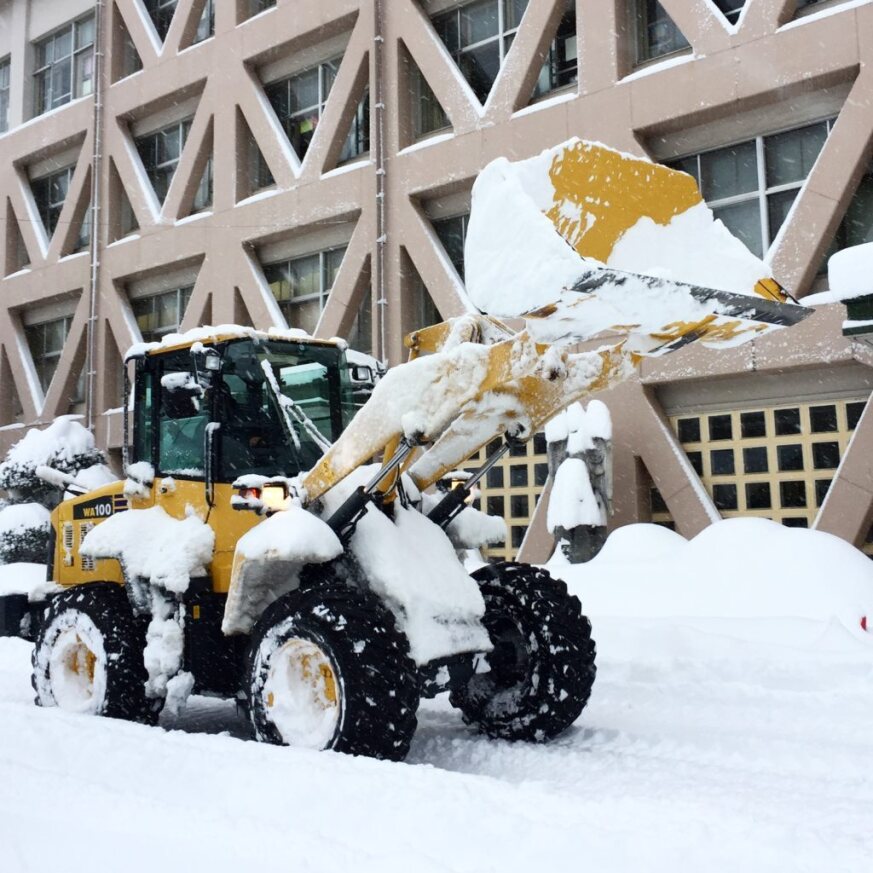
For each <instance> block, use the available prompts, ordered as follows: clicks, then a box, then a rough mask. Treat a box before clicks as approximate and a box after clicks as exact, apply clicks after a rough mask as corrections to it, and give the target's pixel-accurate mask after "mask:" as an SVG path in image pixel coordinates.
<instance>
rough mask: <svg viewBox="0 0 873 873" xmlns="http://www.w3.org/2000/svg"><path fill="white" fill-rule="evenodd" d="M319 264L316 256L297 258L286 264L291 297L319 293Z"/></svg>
mask: <svg viewBox="0 0 873 873" xmlns="http://www.w3.org/2000/svg"><path fill="white" fill-rule="evenodd" d="M320 273H321V263H320V259H319V256H318V255H309V256H307V257H305V258H297V259H296V260H294V261H290V262H289V263H288V282H289V284H290V286H291V296H292V297H308V296H310V295H313V294H319V293H321V276H320Z"/></svg>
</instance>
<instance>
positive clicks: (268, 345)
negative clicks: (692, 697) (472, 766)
mask: <svg viewBox="0 0 873 873" xmlns="http://www.w3.org/2000/svg"><path fill="white" fill-rule="evenodd" d="M622 162H623V163H622ZM616 166H618V167H619V169H620V170H621V172H620V173H616ZM604 168H605V169H604ZM547 171H548V178H549V179H550V180H551V182H552V190H553V197H554V202H553V204H552V208H550V209H543V208H542V206H541V205H540V206H538V207H537V208H538V210H539V214H541V215H543V216H545V217H546V218H548V219H549V220H550V221H551V223H552V225H553V227H554V230H555V233H556V234H558V235H560V236H561V238H562V239H563V240H564V243H565V244H566V245H568V247H572V248H573V249H574V251H576V252H577V253H578V254H579V256H580V258H579V273H578V277H577V279H576V281H574V282H572V283H569V284H567V285H565V286H564V287H562V288H560V289H551V291H553V292H554V293H553V299H552V301H551V302H549V303H546V304H543V294H544V293H550V289H546V291H545V292H544V291H543V289H538V290H537V293H538V295H539V296H538V297H537V295H533V297H534V299H536V300H537V304H538V305H536V307H533V308H531V309H529V310H528V311H524V312H521V313H517V314H518V315H520V316H521V318H520V319H519V320H517V321H515V322H513V323H512V326H510V323H508V322H507V321H505V320H501V319H500V318H497V317H495V316H493V315H489V314H486V313H485V312H483V311H476V309H475V307H472V306H471V310H470V312H469V313H468V314H466V315H463V316H460V317H457V318H454V319H451V320H449V321H447V322H445V323H442V324H438V325H435V326H432V327H428V328H424V329H422V330H419V331H416V332H414V333H412V334H411V335H410V336H409V337H407V340H406V343H407V346H408V348H409V350H410V360H409V361H408V362H407V363H405V364H402V365H399V366H397V367H394V368H392V369H391V370H389V371H388V372H387V373H385V374H384V375H383V376H382V378H381V379H379V380H378V382H375V384H373V385H372V393H371V394H370V396H369V398H368V399H367V400H366V402H365V403H363V405H360V403H359V402H357V400H358V399H360V397H361V393H362V392H361V390H360V386H361V384H362V383H364V384H372V383H373V382H374V381H375V380H373V379H372V373H370V372H368V371H367V370H366V369H365V368H362V367H361V366H360V365H359V364H355V363H350V361H349V359H348V357H347V352H346V349H345V344H344V343H343V342H342V341H340V340H321V339H315V338H313V337H309V336H306V335H303V334H301V333H300V332H298V331H284V332H283V331H272V332H261V331H257V330H253V329H248V328H240V327H235V326H225V327H217V328H199V329H197V330H195V331H192V332H191V333H189V334H187V335H181V336H179V335H175V336H172V337H168V338H166V339H165V340H163V341H162V342H161V343H157V344H150V345H142V346H138V347H135V348H133V349H132V350H131V351H130V352H129V353H128V355H127V359H126V365H125V366H126V370H125V384H126V386H128V390H129V391H132V395H131V398H130V401H129V402H128V403H127V404H126V406H127V408H129V409H130V410H131V413H130V416H129V423H127V422H126V426H127V427H129V428H130V433H129V434H128V433H127V432H126V433H125V444H126V453H127V457H126V458H125V470H126V477H127V478H126V480H124V481H119V482H117V483H115V484H112V485H108V486H105V487H103V488H101V489H98V490H96V491H91V492H89V493H78V494H76V493H75V483H71V482H70V481H69V480H68V479H67V478H66V477H64V476H63V475H61V474H58V473H57V472H55V471H52V470H50V469H43V470H42V471H41V474H42V475H43V476H44V477H45V478H46V479H48V480H50V481H53V482H55V483H56V484H58V485H59V486H60V487H66V488H69V489H71V490H72V492H73V493H72V496H69V497H68V499H66V500H64V501H63V502H62V503H61V504H60V505H59V506H58V507H57V508H56V509H55V511H54V513H53V515H52V530H53V537H52V546H51V555H50V559H49V564H48V579H49V581H51V582H53V583H55V588H54V590H53V592H52V593H51V594H49V595H46V596H45V597H44V598H43V599H40V600H38V601H36V602H30V603H26V602H24V600H23V599H21V598H19V599H15V598H7V600H6V602H5V603H4V604H3V606H4V615H5V621H4V623H5V625H6V631H7V632H9V633H17V634H20V635H22V636H25V637H27V638H29V639H31V640H33V641H34V650H33V684H34V689H35V692H36V702H37V703H38V704H39V705H42V706H58V707H61V708H62V709H67V710H72V711H80V712H85V713H90V714H94V715H104V716H110V717H118V718H126V719H133V720H138V721H143V722H148V723H154V722H155V721H156V720H157V718H158V716H159V714H160V712H161V711H162V709H164V708H165V707H170V708H172V707H176V706H179V705H181V704H182V703H183V702H184V699H185V697H186V696H187V695H188V694H190V693H197V694H207V695H218V696H223V697H227V698H233V699H236V700H237V701H238V702H239V705H240V706H241V707H242V708H243V710H244V711H245V713H246V717H247V719H248V721H249V723H250V725H251V729H252V731H253V734H254V736H255V737H256V738H257V739H259V740H262V741H267V742H272V743H279V744H289V745H296V746H302V747H307V748H313V749H334V750H337V751H342V752H347V753H352V754H361V755H369V756H373V757H377V758H386V759H391V760H402V759H403V758H404V757H405V755H406V754H407V751H408V749H409V745H410V742H411V740H412V737H413V734H414V731H415V727H416V711H417V708H418V705H419V701H420V699H421V698H422V697H429V696H433V695H436V694H439V693H442V692H448V694H449V695H450V700H451V703H452V704H453V705H454V706H455V707H456V708H457V709H458V710H459V711H460V714H461V716H462V717H463V719H464V720H465V721H466V722H467V723H469V724H470V725H471V726H473V727H474V728H475V729H478V730H480V731H482V732H484V733H486V734H488V735H490V736H492V737H495V738H503V739H508V740H528V741H534V742H539V741H544V740H548V739H550V738H552V737H554V736H556V735H558V734H559V733H561V732H562V731H564V730H565V729H566V728H568V727H569V726H570V725H571V724H572V723H573V722H574V721H575V720H576V719H577V718H578V717H579V715H580V714H581V712H582V710H583V708H584V706H585V704H586V702H587V700H588V698H589V695H590V692H591V689H592V683H593V681H594V676H595V645H594V642H593V640H592V638H591V625H590V622H589V620H588V619H587V618H586V617H585V616H584V615H583V613H582V610H581V606H580V603H579V601H578V599H577V598H576V597H574V596H570V595H569V594H568V592H567V590H566V587H565V586H564V584H563V583H562V582H560V581H559V580H556V579H553V578H552V577H551V576H550V575H549V574H548V573H547V572H546V571H545V570H544V569H541V568H539V567H534V566H527V565H524V564H520V563H513V562H507V563H498V564H490V565H486V566H483V567H482V568H481V569H480V570H477V571H476V572H474V573H472V574H468V573H467V571H466V570H465V569H464V567H463V565H462V563H461V562H460V560H459V558H458V550H460V549H463V548H469V547H475V546H480V545H482V544H483V543H485V542H487V541H488V539H489V537H490V538H493V537H494V530H493V528H494V525H493V523H489V521H488V519H487V517H485V516H484V515H483V514H482V513H478V512H477V511H476V510H475V509H473V508H472V507H471V506H470V505H468V504H469V501H470V499H471V496H472V495H473V494H474V489H475V486H476V483H477V482H478V481H479V480H480V479H481V478H482V476H484V475H485V473H486V472H487V471H488V470H489V469H490V468H491V467H492V466H493V465H494V464H495V463H497V461H498V460H499V459H500V458H501V457H502V456H503V454H505V453H506V452H507V451H508V450H509V449H510V448H511V447H513V446H516V445H518V444H519V443H522V442H524V441H526V440H528V439H530V438H532V437H533V435H534V434H535V433H537V432H538V431H540V430H541V429H542V428H543V426H544V424H545V423H546V422H547V421H548V420H549V419H550V418H551V417H553V416H554V415H556V414H557V413H558V412H560V411H561V410H562V409H564V408H566V406H567V405H569V404H570V403H571V402H573V401H576V400H579V399H582V398H585V397H587V396H589V395H591V394H593V393H595V392H597V391H599V390H602V389H605V388H608V387H610V386H612V385H614V384H616V383H617V382H619V381H621V380H622V379H626V378H628V377H630V376H631V375H633V373H634V372H635V371H636V368H637V365H638V363H639V361H640V359H641V357H642V356H644V355H652V354H666V353H669V352H672V351H675V350H676V349H678V348H681V347H683V346H684V345H686V344H688V343H690V342H696V341H702V342H704V343H708V344H709V345H712V346H716V347H717V346H725V345H727V346H731V345H735V344H737V343H738V342H743V341H746V340H748V339H751V338H754V337H756V336H759V335H761V334H762V333H765V332H767V331H769V330H773V329H777V328H780V327H785V326H790V325H792V324H795V323H797V322H798V321H800V320H801V319H802V318H803V317H804V316H805V315H807V314H808V312H809V310H805V309H803V308H802V307H799V306H794V305H790V304H789V303H787V302H786V297H785V295H784V293H783V292H782V291H781V289H780V288H779V287H778V285H777V284H776V283H775V282H773V280H770V279H767V278H766V277H765V276H764V275H763V274H762V276H761V277H760V279H761V281H760V282H756V283H755V285H754V287H751V288H748V289H742V293H737V292H731V291H722V290H713V289H712V288H709V287H705V286H701V285H699V284H693V283H689V282H683V281H681V280H676V279H672V278H664V277H661V278H656V277H653V276H646V275H639V274H634V273H631V272H623V271H621V270H619V269H616V268H615V267H612V266H610V263H609V247H608V246H606V248H604V245H605V243H604V232H605V227H604V225H603V224H602V223H601V225H600V226H599V228H598V235H597V238H596V242H597V250H596V252H595V255H596V258H597V260H594V259H593V258H591V257H588V255H587V254H586V243H585V240H584V233H581V232H580V228H584V227H590V226H592V222H590V221H589V222H587V223H586V221H584V220H582V219H584V215H582V213H581V212H580V209H579V208H578V204H579V202H581V199H580V190H590V189H591V186H592V185H601V186H604V185H607V183H609V184H612V185H613V186H614V182H610V180H611V179H615V178H621V179H623V180H624V181H623V184H624V185H625V188H626V190H624V189H623V190H619V191H614V192H613V199H615V200H617V201H619V202H620V204H621V212H622V215H621V221H619V222H618V224H617V225H616V229H615V231H614V239H613V243H614V244H617V243H618V242H619V241H620V239H621V237H622V235H623V234H625V233H626V232H627V229H628V228H630V227H632V226H633V225H634V224H635V222H636V221H638V220H640V219H646V220H654V221H656V222H660V224H661V225H664V226H666V225H667V224H668V223H669V222H670V221H671V220H672V219H673V218H674V217H675V216H677V215H681V214H682V213H683V212H684V211H685V210H687V209H689V208H696V207H697V206H699V203H700V197H699V193H697V194H696V198H695V196H694V192H696V186H695V185H694V182H693V180H691V179H690V178H689V177H688V176H685V175H684V174H682V173H677V172H675V171H672V170H668V169H666V168H663V167H658V166H657V165H653V164H650V163H648V162H644V161H640V160H639V159H633V158H630V157H628V156H626V155H619V154H618V153H615V152H612V151H611V150H608V149H606V148H605V147H602V146H596V145H592V144H581V146H580V144H579V143H578V142H577V143H574V144H570V145H568V146H567V147H565V148H563V149H562V150H559V151H557V152H556V153H555V154H553V155H552V156H551V158H550V163H549V164H548V167H547ZM529 175H530V174H529V173H528V176H529ZM573 179H575V180H576V181H575V182H573V181H572V180H573ZM604 180H605V181H604ZM634 180H636V181H634ZM586 186H587V188H586ZM677 192H679V193H678V194H677ZM689 192H691V193H690V194H689ZM567 197H571V198H573V199H574V201H575V203H576V207H574V209H575V212H573V210H568V209H567V208H564V207H565V206H566V203H564V204H563V205H562V198H563V199H564V200H566V198H567ZM587 202H595V199H594V198H591V197H589V198H588V201H587ZM597 203H598V204H600V205H599V206H598V208H602V202H601V201H597ZM671 210H672V211H671ZM571 213H572V214H575V215H576V218H577V220H576V221H573V222H569V224H568V220H567V216H568V215H569V214H571ZM604 214H606V213H604ZM474 215H475V204H474ZM580 215H581V219H580ZM471 232H472V231H471ZM652 311H654V312H655V313H657V312H663V313H664V314H663V316H657V315H656V316H652V315H651V313H652ZM641 313H642V314H641ZM677 313H678V316H679V317H677ZM653 317H654V319H655V320H654V321H652V318H653ZM659 317H660V321H658V318H659ZM592 338H598V339H596V340H595V342H594V343H593V344H592V343H591V342H588V346H587V347H585V348H580V346H579V345H578V344H580V343H584V342H587V341H591V340H592ZM571 349H572V350H571ZM495 439H497V440H498V442H499V445H500V448H498V449H496V450H495V451H493V452H492V453H491V454H490V455H489V456H488V457H487V459H486V460H485V461H484V463H483V464H482V465H481V467H480V468H479V469H478V470H477V471H476V472H475V473H473V475H472V476H470V477H468V478H466V479H463V480H460V481H457V482H455V483H454V484H455V486H456V487H453V488H451V489H450V490H448V491H447V492H437V491H436V490H435V489H433V488H432V486H433V485H434V484H435V483H437V482H438V481H439V480H441V479H442V478H443V477H444V476H446V475H447V474H448V473H450V472H451V471H452V470H455V469H456V468H457V467H458V466H459V465H461V464H463V463H464V462H466V461H467V459H469V458H470V457H471V456H472V455H473V454H474V453H476V452H477V451H478V450H479V449H480V448H481V447H482V446H484V445H486V444H490V445H494V441H495ZM68 493H69V492H68Z"/></svg>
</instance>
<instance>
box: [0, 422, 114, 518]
mask: <svg viewBox="0 0 873 873" xmlns="http://www.w3.org/2000/svg"><path fill="white" fill-rule="evenodd" d="M105 462H106V459H105V458H104V457H103V453H102V452H101V451H100V450H99V449H98V448H97V447H96V446H95V445H94V436H93V435H92V434H91V433H90V432H89V431H88V430H86V429H85V428H84V427H82V425H81V424H79V422H78V421H76V418H75V416H70V415H64V416H61V417H60V418H56V419H55V420H54V421H53V422H52V424H50V425H49V426H48V427H47V428H45V430H36V429H34V430H30V431H28V432H27V434H26V435H25V436H24V437H23V438H22V439H21V440H19V441H18V442H17V443H15V445H13V446H12V448H11V449H9V451H8V452H7V453H6V458H5V459H4V460H3V462H2V463H0V489H2V490H4V491H6V492H7V493H8V494H9V496H10V497H11V498H12V502H14V503H23V502H27V501H29V502H34V503H42V504H43V505H44V506H49V507H51V506H55V505H56V504H57V503H59V502H60V500H61V497H62V495H61V492H60V491H59V490H58V489H57V488H56V487H55V486H53V485H50V484H48V483H47V482H44V481H43V480H42V479H40V478H39V477H38V476H37V475H36V468H37V467H38V466H40V465H41V464H45V465H47V466H49V467H54V468H55V469H56V470H60V471H61V472H62V473H69V474H70V475H72V476H75V475H76V474H78V473H80V472H81V471H83V470H86V469H88V468H89V467H93V466H95V465H98V464H105Z"/></svg>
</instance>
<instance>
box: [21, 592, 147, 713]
mask: <svg viewBox="0 0 873 873" xmlns="http://www.w3.org/2000/svg"><path fill="white" fill-rule="evenodd" d="M144 647H145V624H144V623H143V622H141V621H138V620H137V619H135V618H134V615H133V613H132V611H131V609H130V604H129V603H128V600H127V595H126V594H125V592H124V589H123V588H122V587H121V586H119V585H115V584H113V583H110V582H95V583H93V584H89V585H79V586H76V587H75V588H71V589H69V590H67V591H64V592H63V593H62V594H59V595H57V596H56V597H54V598H53V599H52V601H51V603H50V604H49V606H48V609H47V610H46V613H45V616H44V618H43V621H42V623H41V626H40V630H39V633H38V635H37V638H36V644H35V645H34V648H33V656H32V662H33V679H32V681H33V688H34V691H36V703H37V705H39V706H57V707H58V708H60V709H63V710H66V711H68V712H81V713H87V714H90V715H105V716H108V717H110V718H123V719H128V720H132V721H143V722H148V723H154V722H155V721H156V720H157V717H158V715H159V714H160V706H161V702H162V701H160V700H153V699H150V698H147V697H146V694H145V682H146V670H145V666H144V663H143V649H144Z"/></svg>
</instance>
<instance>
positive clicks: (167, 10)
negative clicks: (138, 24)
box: [145, 0, 178, 41]
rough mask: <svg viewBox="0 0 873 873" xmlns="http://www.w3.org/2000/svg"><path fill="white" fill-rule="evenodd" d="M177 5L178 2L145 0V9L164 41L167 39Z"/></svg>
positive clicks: (173, 0)
mask: <svg viewBox="0 0 873 873" xmlns="http://www.w3.org/2000/svg"><path fill="white" fill-rule="evenodd" d="M177 4H178V0H145V7H146V9H147V10H148V13H149V15H150V16H151V18H152V22H153V23H154V25H155V30H156V31H157V32H158V36H159V37H160V38H161V40H162V41H163V40H165V39H166V38H167V31H169V29H170V24H171V23H172V21H173V14H174V13H175V11H176V5H177Z"/></svg>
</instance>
